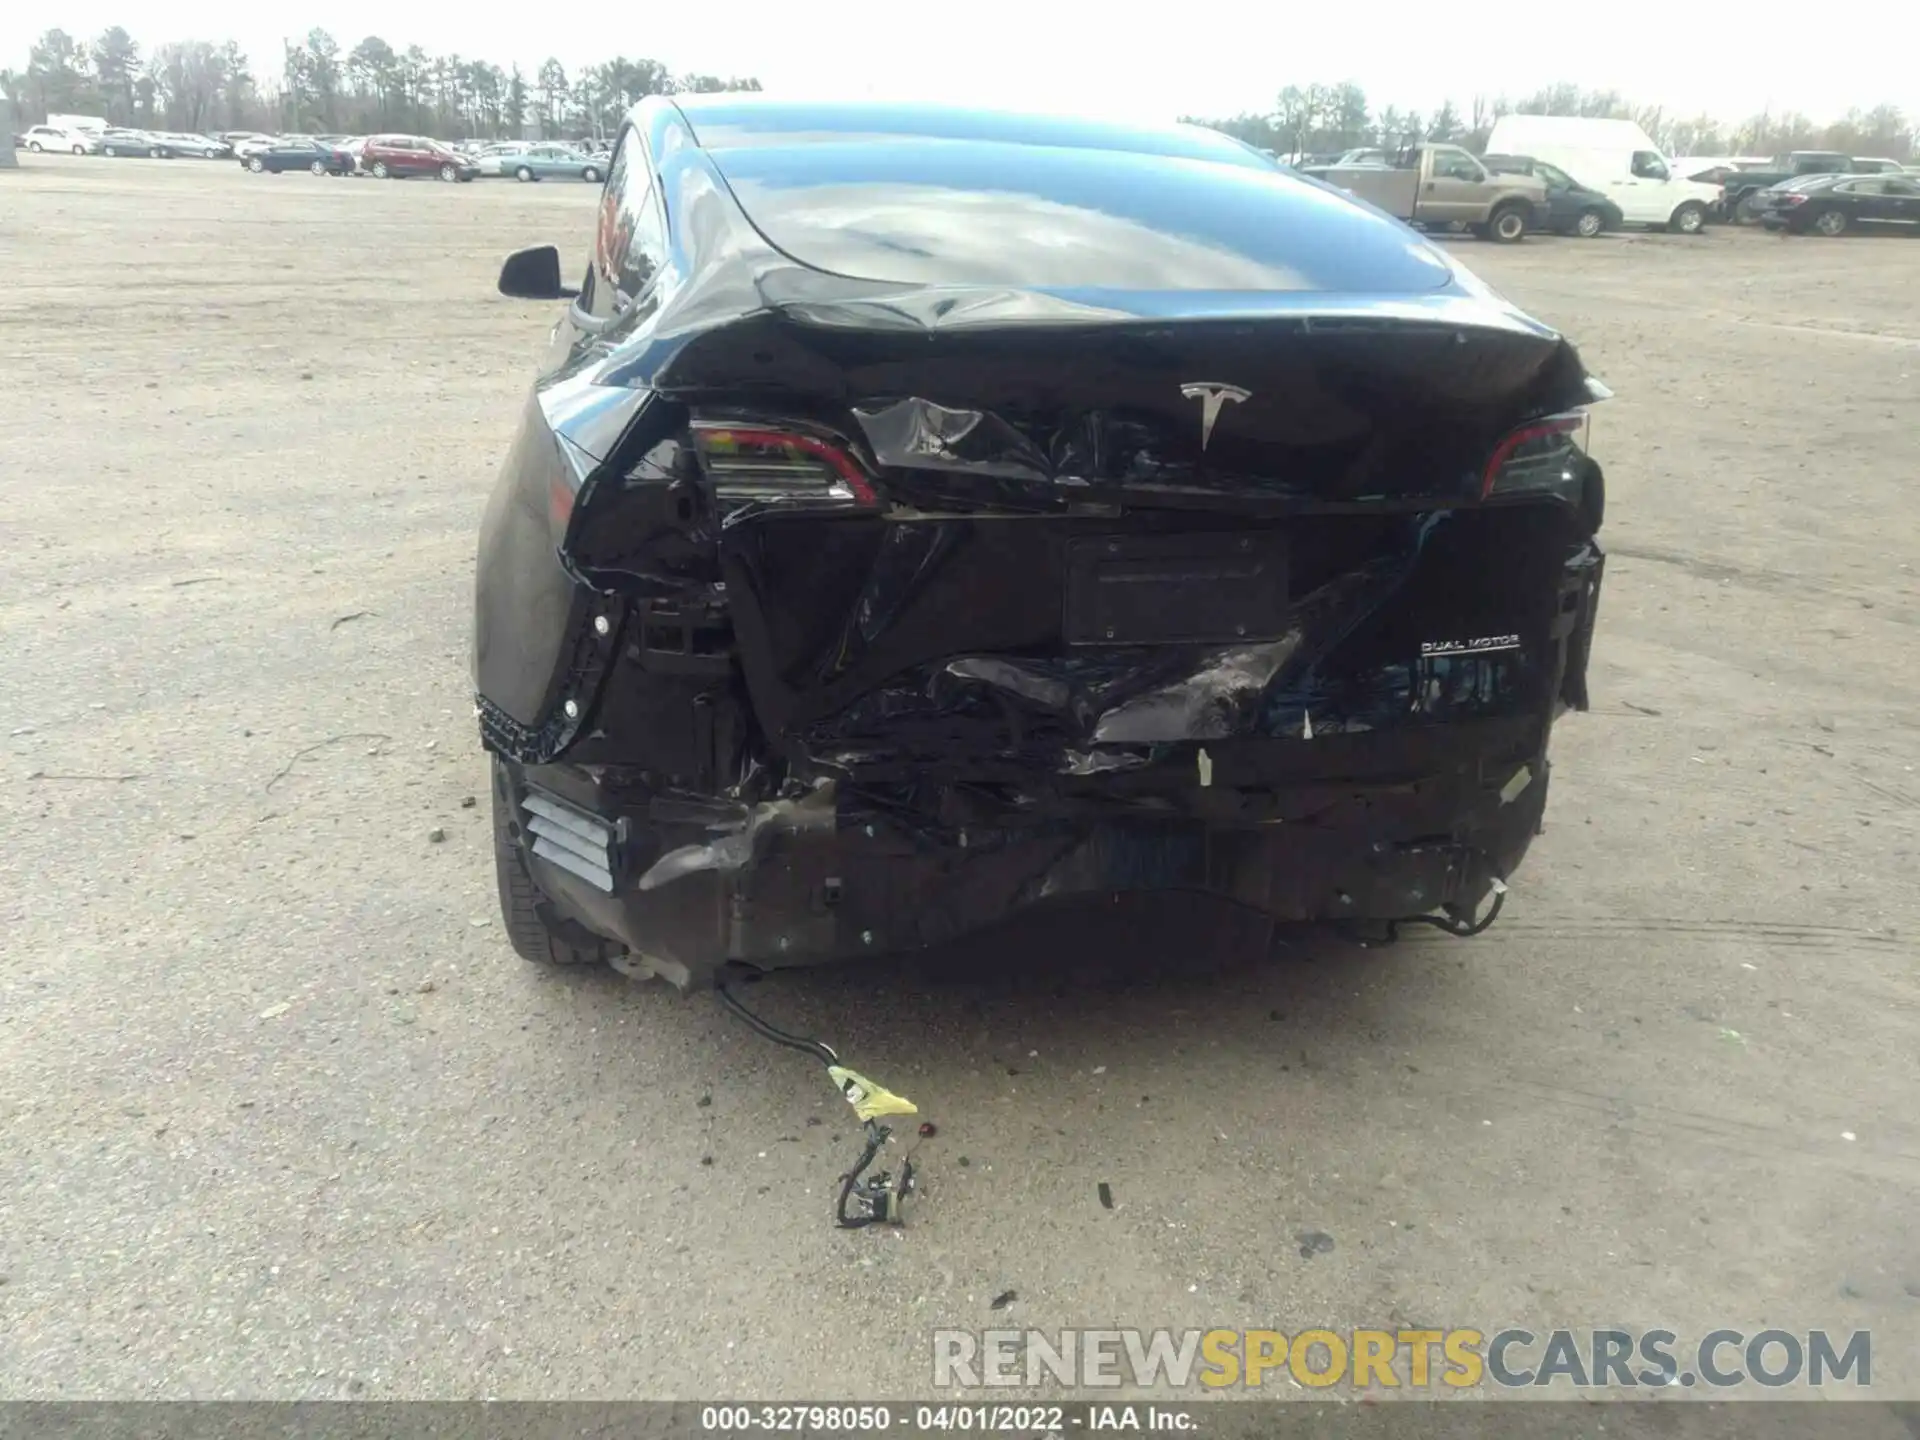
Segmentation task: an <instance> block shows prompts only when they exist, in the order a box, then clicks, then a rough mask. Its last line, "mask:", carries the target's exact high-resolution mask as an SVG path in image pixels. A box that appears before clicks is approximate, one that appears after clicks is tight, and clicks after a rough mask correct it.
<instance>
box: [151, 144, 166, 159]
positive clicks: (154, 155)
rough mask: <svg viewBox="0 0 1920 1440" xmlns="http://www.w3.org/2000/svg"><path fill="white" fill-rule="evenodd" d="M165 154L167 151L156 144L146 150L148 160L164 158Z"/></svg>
mask: <svg viewBox="0 0 1920 1440" xmlns="http://www.w3.org/2000/svg"><path fill="white" fill-rule="evenodd" d="M166 155H167V152H166V151H164V150H162V149H161V148H160V147H159V146H158V145H156V146H154V147H153V149H151V150H149V151H147V158H148V159H150V160H164V159H165V158H166Z"/></svg>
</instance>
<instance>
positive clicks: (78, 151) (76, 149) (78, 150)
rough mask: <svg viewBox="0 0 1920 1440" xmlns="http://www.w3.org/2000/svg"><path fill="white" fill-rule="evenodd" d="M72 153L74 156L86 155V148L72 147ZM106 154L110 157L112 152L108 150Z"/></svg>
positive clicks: (81, 146)
mask: <svg viewBox="0 0 1920 1440" xmlns="http://www.w3.org/2000/svg"><path fill="white" fill-rule="evenodd" d="M73 153H74V154H76V155H84V154H86V153H87V147H86V146H84V145H76V146H74V147H73ZM107 153H108V154H109V155H111V154H112V153H113V152H112V151H111V150H109V151H108V152H107Z"/></svg>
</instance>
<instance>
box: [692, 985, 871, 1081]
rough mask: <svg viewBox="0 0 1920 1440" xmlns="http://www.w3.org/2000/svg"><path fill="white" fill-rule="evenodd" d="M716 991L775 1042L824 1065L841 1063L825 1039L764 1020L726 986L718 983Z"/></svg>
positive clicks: (742, 1016) (757, 1029) (738, 1012)
mask: <svg viewBox="0 0 1920 1440" xmlns="http://www.w3.org/2000/svg"><path fill="white" fill-rule="evenodd" d="M714 993H715V994H717V995H718V996H719V997H720V1003H721V1004H722V1005H725V1006H726V1007H727V1008H728V1009H729V1010H731V1011H733V1013H734V1014H736V1015H738V1016H739V1017H740V1018H741V1019H742V1020H744V1021H746V1022H747V1024H748V1025H750V1026H752V1027H753V1028H754V1029H755V1030H756V1031H758V1032H759V1033H760V1034H761V1035H763V1036H765V1037H766V1038H767V1039H769V1040H771V1041H773V1043H774V1044H776V1045H784V1046H786V1047H787V1048H788V1049H789V1050H800V1051H804V1052H805V1053H806V1054H809V1055H811V1056H813V1058H814V1059H816V1060H818V1061H819V1062H820V1063H821V1064H822V1065H838V1064H839V1063H840V1057H839V1056H838V1055H836V1054H834V1053H833V1047H832V1046H831V1045H828V1044H826V1043H825V1042H824V1041H820V1040H813V1039H810V1038H808V1037H807V1036H805V1035H795V1034H792V1033H791V1032H789V1031H786V1030H782V1029H781V1028H780V1027H779V1026H778V1025H775V1024H773V1023H771V1022H770V1021H766V1020H762V1019H761V1018H760V1017H759V1016H758V1015H756V1014H754V1013H753V1012H752V1011H751V1010H749V1009H747V1007H746V1006H744V1005H742V1004H741V1003H740V1001H739V1000H738V999H737V998H735V996H734V993H733V992H732V991H731V990H729V989H727V987H726V986H724V985H716V986H715V987H714Z"/></svg>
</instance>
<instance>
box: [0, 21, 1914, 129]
mask: <svg viewBox="0 0 1920 1440" xmlns="http://www.w3.org/2000/svg"><path fill="white" fill-rule="evenodd" d="M1719 8H1720V7H1709V5H1707V4H1706V3H1704V0H1667V3H1653V0H1612V3H1601V4H1558V5H1554V4H1540V3H1538V0H1533V3H1518V0H1491V3H1482V4H1476V5H1471V6H1464V7H1460V8H1457V9H1452V8H1443V7H1439V6H1435V5H1432V4H1422V5H1414V4H1410V3H1405V0H1371V3H1363V4H1352V3H1347V4H1327V5H1309V6H1301V7H1298V8H1295V7H1290V6H1286V5H1282V4H1277V3H1274V0H1146V3H1128V0H1105V3H1099V4H1094V3H1086V0H961V3H952V4H943V5H929V4H925V3H913V0H908V3H905V4H902V3H898V0H895V3H881V0H800V3H794V0H787V3H771V0H720V3H715V0H681V3H671V0H648V3H644V4H635V5H631V6H626V5H609V6H604V7H599V8H598V9H596V8H595V7H591V6H582V7H580V8H579V9H575V8H573V7H571V6H562V7H558V8H555V9H547V8H546V7H544V6H533V5H501V4H487V5H456V4H450V3H445V0H319V3H314V4H312V5H310V6H304V7H303V6H302V5H301V4H300V3H299V0H291V3H289V0H282V3H281V4H279V5H272V6H269V5H266V4H264V3H261V0H142V3H138V4H135V3H130V0H20V3H17V4H7V5H5V6H4V7H3V8H0V64H5V65H11V66H20V65H23V64H24V63H25V61H26V54H27V49H28V46H29V45H30V44H31V43H32V41H33V39H34V37H35V36H36V35H37V34H38V33H39V32H40V31H41V30H43V29H45V28H46V27H48V26H49V25H59V26H61V27H62V28H63V29H66V30H68V31H69V32H71V33H73V34H76V35H80V36H83V37H87V38H91V37H92V36H94V35H96V34H98V33H99V32H100V31H101V30H103V29H104V28H106V27H107V26H109V25H112V24H116V23H118V24H121V25H125V26H126V27H127V29H128V30H130V31H131V32H132V33H133V35H134V38H135V39H137V40H139V41H140V42H141V44H142V45H143V46H145V47H151V46H152V45H154V44H156V43H159V42H163V41H167V40H180V39H207V40H216V41H218V40H226V39H235V40H238V41H239V42H240V44H241V46H242V48H244V49H245V50H246V51H247V53H248V55H249V56H250V57H251V58H252V60H253V64H254V70H255V73H256V74H258V75H260V76H262V77H265V76H267V75H270V74H274V73H276V72H277V71H278V68H279V59H280V53H281V51H280V45H281V41H282V39H283V38H296V39H297V38H299V36H300V35H303V34H304V33H305V31H306V29H307V28H309V27H310V26H313V25H320V26H323V27H325V28H326V29H327V30H328V31H330V32H331V33H332V35H333V36H334V38H335V39H336V40H338V41H339V42H340V43H341V47H342V48H343V49H348V48H351V47H352V46H353V45H354V44H355V43H356V42H358V41H359V40H360V39H361V38H362V37H363V36H366V35H369V34H374V35H379V36H380V37H382V38H383V39H385V40H386V41H387V42H388V43H389V44H391V45H392V46H394V48H395V49H402V48H404V47H406V46H407V45H410V44H417V45H421V46H423V47H425V48H426V49H428V50H430V51H437V52H443V53H444V52H448V51H452V52H457V53H458V54H460V55H462V56H463V57H465V58H468V59H485V60H492V61H494V62H496V63H498V64H500V65H503V66H504V65H509V64H511V63H513V62H515V61H518V62H519V63H520V64H521V65H522V67H523V68H524V69H526V70H527V71H528V72H531V71H532V70H533V68H534V67H535V66H537V65H538V63H539V62H540V61H541V60H542V59H543V58H545V57H546V56H547V55H550V54H551V55H555V56H557V57H558V58H559V59H560V61H561V63H562V64H564V65H566V66H567V67H568V68H569V70H571V69H572V68H574V67H575V66H578V65H582V64H591V63H594V62H597V61H600V60H604V59H607V58H608V57H610V56H612V55H614V54H616V53H619V54H625V55H628V56H632V57H647V58H651V59H655V60H660V61H662V62H664V63H665V64H666V65H667V66H668V67H669V68H670V69H671V70H673V71H675V72H676V73H684V72H687V71H698V72H702V73H707V74H720V75H756V76H758V77H759V78H760V80H761V81H762V83H764V84H765V85H766V87H767V89H768V90H770V91H773V92H775V93H778V94H787V95H796V96H800V95H804V96H807V97H809V98H815V97H831V96H872V97H876V98H883V99H886V98H906V97H912V98H924V99H935V100H946V101H956V102H963V103H976V104H983V105H993V106H1005V107H1012V108H1028V109H1048V110H1070V111H1077V112H1081V113H1086V114H1099V115H1112V116H1120V117H1129V118H1137V119H1143V120H1145V119H1161V118H1171V117H1173V116H1175V115H1178V114H1182V113H1185V114H1198V115H1208V116H1221V115H1229V114H1233V113H1236V112H1239V111H1243V110H1249V111H1266V110H1270V109H1271V108H1272V101H1273V96H1274V94H1275V93H1276V92H1277V91H1278V90H1279V89H1280V87H1281V86H1283V85H1286V84H1288V83H1298V84H1306V83H1308V82H1311V81H1315V80H1320V81H1329V82H1331V81H1338V80H1353V81H1356V82H1358V83H1359V84H1360V85H1362V86H1363V87H1365V89H1366V91H1367V96H1368V99H1369V100H1370V101H1371V102H1372V104H1373V105H1374V107H1375V108H1376V109H1377V108H1379V107H1380V106H1383V105H1386V104H1389V103H1391V104H1395V105H1398V106H1400V107H1402V108H1408V107H1412V108H1415V109H1418V110H1422V111H1431V110H1432V109H1434V108H1435V107H1436V106H1438V105H1439V104H1440V102H1441V101H1443V100H1446V99H1452V100H1453V101H1454V103H1455V104H1456V105H1458V106H1459V107H1460V109H1461V110H1462V112H1463V113H1464V112H1465V111H1466V110H1467V108H1468V106H1469V104H1470V102H1471V100H1472V97H1473V96H1474V95H1475V94H1476V93H1480V94H1487V95H1495V94H1499V93H1501V92H1503V91H1504V92H1506V93H1508V94H1513V95H1518V94H1524V93H1526V92H1527V91H1530V90H1534V89H1538V88H1539V87H1540V86H1542V85H1545V84H1549V83H1552V82H1554V81H1557V80H1570V81H1573V82H1575V83H1577V84H1580V85H1584V86H1588V87H1591V88H1601V89H1614V90H1618V91H1620V92H1621V93H1622V94H1623V95H1625V96H1626V97H1627V98H1628V99H1629V100H1631V101H1634V102H1649V103H1657V104H1662V105H1665V106H1666V107H1667V108H1668V109H1669V110H1670V111H1676V112H1683V113H1686V114H1689V115H1691V114H1696V113H1700V112H1705V113H1708V114H1712V115H1714V116H1716V117H1718V118H1721V119H1728V120H1739V119H1743V118H1745V117H1746V116H1747V115H1749V114H1752V113H1754V112H1755V111H1757V110H1759V109H1761V108H1762V107H1763V106H1772V107H1773V108H1775V109H1797V110H1801V111H1804V112H1806V113H1807V114H1809V115H1811V116H1812V117H1813V118H1814V119H1815V120H1829V119H1836V118H1838V117H1839V116H1840V115H1841V114H1842V113H1844V112H1845V111H1846V110H1847V109H1848V108H1849V107H1852V106H1860V107H1862V108H1866V107H1868V106H1871V105H1874V104H1876V103H1879V102H1881V101H1891V102H1892V103H1894V104H1897V105H1900V106H1901V107H1902V108H1903V109H1905V110H1906V111H1907V112H1908V113H1909V114H1914V113H1916V112H1920V43H1916V42H1920V6H1915V5H1913V4H1911V3H1903V4H1898V5H1890V6H1886V7H1883V8H1881V9H1880V10H1879V11H1878V12H1877V13H1876V12H1873V11H1869V12H1865V13H1864V14H1862V13H1860V12H1855V13H1854V14H1853V17H1852V19H1851V20H1849V21H1848V22H1847V23H1846V24H1845V25H1843V26H1842V27H1840V33H1839V34H1838V35H1837V36H1836V38H1837V39H1839V40H1840V43H1838V44H1834V45H1827V44H1824V43H1809V44H1800V45H1789V44H1783V38H1785V37H1794V36H1799V37H1811V36H1814V35H1816V34H1817V33H1818V30H1819V27H1817V26H1807V25H1801V24H1798V23H1796V22H1794V21H1792V20H1790V19H1788V18H1786V15H1785V13H1784V12H1783V13H1782V18H1780V19H1779V20H1771V19H1766V18H1763V17H1762V16H1761V14H1760V13H1759V12H1753V11H1751V10H1750V11H1748V12H1747V18H1745V19H1743V20H1734V19H1730V18H1726V12H1725V11H1724V10H1721V14H1720V16H1717V17H1716V16H1715V15H1713V14H1712V13H1711V11H1712V10H1713V9H1719ZM1290 12H1291V13H1290ZM281 16H284V17H287V18H285V19H281V18H279V17H281Z"/></svg>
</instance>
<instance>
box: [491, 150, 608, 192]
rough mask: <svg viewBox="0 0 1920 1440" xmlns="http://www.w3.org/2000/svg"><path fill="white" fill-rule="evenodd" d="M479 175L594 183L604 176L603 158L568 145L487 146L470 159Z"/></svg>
mask: <svg viewBox="0 0 1920 1440" xmlns="http://www.w3.org/2000/svg"><path fill="white" fill-rule="evenodd" d="M473 163H474V164H475V165H476V166H478V167H479V170H480V173H481V174H482V175H511V176H512V177H513V178H514V179H516V180H585V181H586V182H587V183H588V184H591V185H598V184H599V183H600V182H601V181H602V180H604V179H606V176H607V162H606V161H604V160H602V159H600V158H599V157H598V156H597V155H588V154H585V153H584V152H582V151H579V150H576V149H574V148H573V147H572V146H571V145H559V144H539V145H502V146H489V147H488V149H487V151H486V153H484V154H481V155H479V156H477V157H476V158H475V160H474V162H473Z"/></svg>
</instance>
